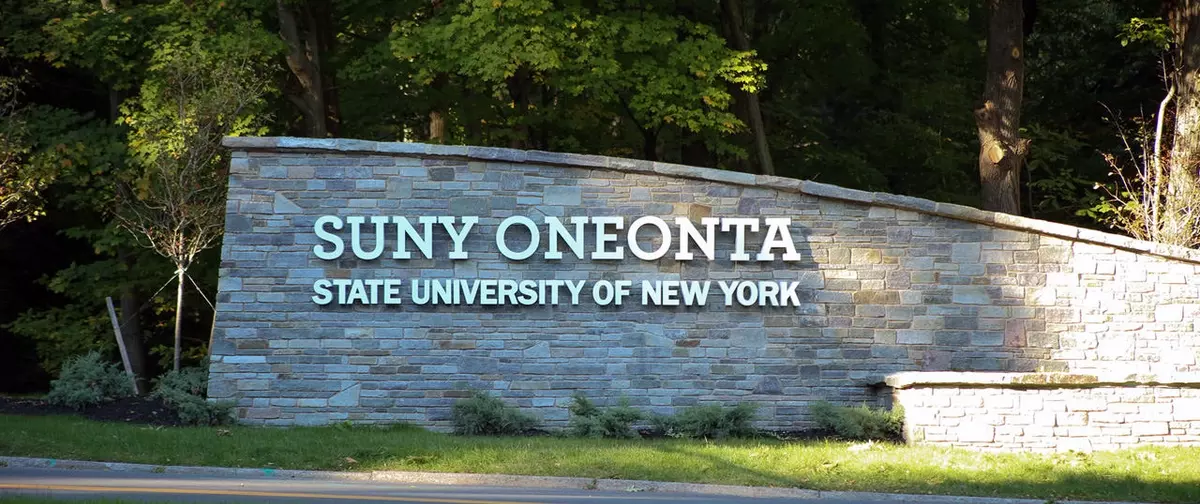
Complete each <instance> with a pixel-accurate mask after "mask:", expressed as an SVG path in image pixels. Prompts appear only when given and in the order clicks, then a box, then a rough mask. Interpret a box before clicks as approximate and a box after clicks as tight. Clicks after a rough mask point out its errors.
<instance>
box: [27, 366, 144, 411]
mask: <svg viewBox="0 0 1200 504" xmlns="http://www.w3.org/2000/svg"><path fill="white" fill-rule="evenodd" d="M132 387H133V385H132V383H131V382H130V380H129V376H128V375H126V374H125V373H124V372H122V371H121V370H120V369H119V368H118V367H117V365H116V364H111V363H108V362H106V361H105V360H104V358H103V357H101V355H100V353H99V352H88V353H86V354H83V355H80V356H76V357H73V358H71V359H70V360H68V361H67V363H66V364H64V365H63V368H62V372H61V373H59V377H58V379H57V380H54V381H53V382H51V383H50V394H49V395H47V396H46V400H48V401H49V402H50V404H55V405H59V406H69V407H72V408H75V409H83V408H86V407H88V406H95V405H97V404H100V403H103V402H108V401H111V400H113V399H119V398H122V397H129V396H130V395H132V394H133V390H132Z"/></svg>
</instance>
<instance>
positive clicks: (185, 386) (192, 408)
mask: <svg viewBox="0 0 1200 504" xmlns="http://www.w3.org/2000/svg"><path fill="white" fill-rule="evenodd" d="M207 392H208V371H206V370H204V369H200V368H189V369H182V370H179V371H169V372H167V374H164V375H162V377H161V378H159V379H158V385H157V386H156V387H155V388H154V393H153V394H151V396H152V397H156V398H158V399H161V400H162V401H163V402H164V403H166V405H167V406H169V407H170V408H171V409H172V410H174V411H175V414H176V415H177V416H178V417H179V421H181V422H183V423H185V424H188V425H225V424H228V423H231V422H232V421H233V403H232V402H230V401H220V402H210V401H208V400H206V399H205V398H204V396H205V394H206V393H207Z"/></svg>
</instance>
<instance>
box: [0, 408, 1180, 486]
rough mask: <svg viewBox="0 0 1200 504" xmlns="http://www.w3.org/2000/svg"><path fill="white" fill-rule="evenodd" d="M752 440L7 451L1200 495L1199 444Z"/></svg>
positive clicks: (82, 442) (131, 428)
mask: <svg viewBox="0 0 1200 504" xmlns="http://www.w3.org/2000/svg"><path fill="white" fill-rule="evenodd" d="M852 446H853V444H852V443H842V442H811V441H810V442H779V441H771V440H746V441H728V442H718V443H707V442H701V441H685V440H630V441H615V440H593V439H565V438H555V437H526V438H499V437H497V438H484V437H460V436H451V435H446V434H439V433H433V432H428V431H424V430H421V429H417V428H413V427H394V428H387V429H384V428H365V427H364V428H339V427H326V428H293V429H273V428H256V427H233V428H229V429H217V428H152V427H142V426H136V425H126V424H116V423H103V422H94V421H89V420H84V419H80V418H75V417H67V416H46V417H18V416H0V455H11V456H28V457H50V458H61V459H82V460H99V461H112V462H117V461H119V462H139V463H145V464H160V465H209V466H229V467H261V468H284V469H326V470H353V471H365V470H380V469H393V470H406V471H438V472H466V473H503V474H528V475H542V476H580V477H587V478H627V479H647V480H659V481H685V482H700V483H720V484H731V485H758V486H776V487H798V488H809V489H817V490H859V491H872V492H902V493H916V494H948V495H983V496H1003V497H1032V498H1040V499H1060V500H1061V499H1087V500H1125V501H1155V502H1178V503H1183V502H1200V448H1144V449H1138V450H1131V451H1123V452H1115V453H1095V454H1091V455H1083V454H1059V455H1033V454H983V453H974V452H968V451H962V450H948V449H941V448H931V447H907V446H900V445H877V446H874V447H871V448H869V449H865V450H860V449H851V447H852Z"/></svg>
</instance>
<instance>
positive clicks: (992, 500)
mask: <svg viewBox="0 0 1200 504" xmlns="http://www.w3.org/2000/svg"><path fill="white" fill-rule="evenodd" d="M4 468H31V469H59V470H93V471H114V472H130V473H154V474H178V475H195V476H225V477H244V478H270V479H309V480H322V481H378V482H385V483H408V484H421V485H472V486H497V487H525V488H559V489H575V490H598V491H607V492H670V493H689V494H701V495H728V496H735V497H774V498H790V499H805V500H815V499H843V500H875V501H919V502H925V503H929V504H1046V503H1047V502H1054V503H1055V504H1146V503H1135V502H1118V501H1049V500H1046V499H1016V498H1007V497H971V496H954V495H925V494H893V493H877V492H848V491H833V490H829V491H827V490H807V489H802V488H779V487H754V486H736V485H713V484H707V483H678V482H665V481H645V480H624V479H593V478H577V477H565V476H518V475H509V474H468V473H436V472H417V471H369V472H368V471H362V472H351V471H347V472H338V471H304V470H295V469H271V468H262V469H253V468H233V467H204V466H163V465H153V464H133V463H126V462H96V461H87V460H60V459H50V458H33V457H8V456H0V471H3V469H4ZM0 474H3V473H2V472H0Z"/></svg>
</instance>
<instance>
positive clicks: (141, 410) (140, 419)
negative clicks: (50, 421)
mask: <svg viewBox="0 0 1200 504" xmlns="http://www.w3.org/2000/svg"><path fill="white" fill-rule="evenodd" d="M0 415H79V416H82V417H84V418H88V419H90V420H100V421H105V422H124V423H136V424H145V425H181V423H180V422H179V418H178V417H177V416H176V415H175V413H174V412H172V411H171V409H170V408H168V407H167V405H166V404H163V402H162V401H160V400H157V399H150V398H145V397H128V398H125V399H117V400H116V401H112V402H108V403H104V404H100V405H97V406H93V407H90V408H85V409H82V410H75V409H72V408H68V407H65V406H55V405H52V404H50V403H48V402H46V401H45V400H44V399H29V398H14V397H0Z"/></svg>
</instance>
